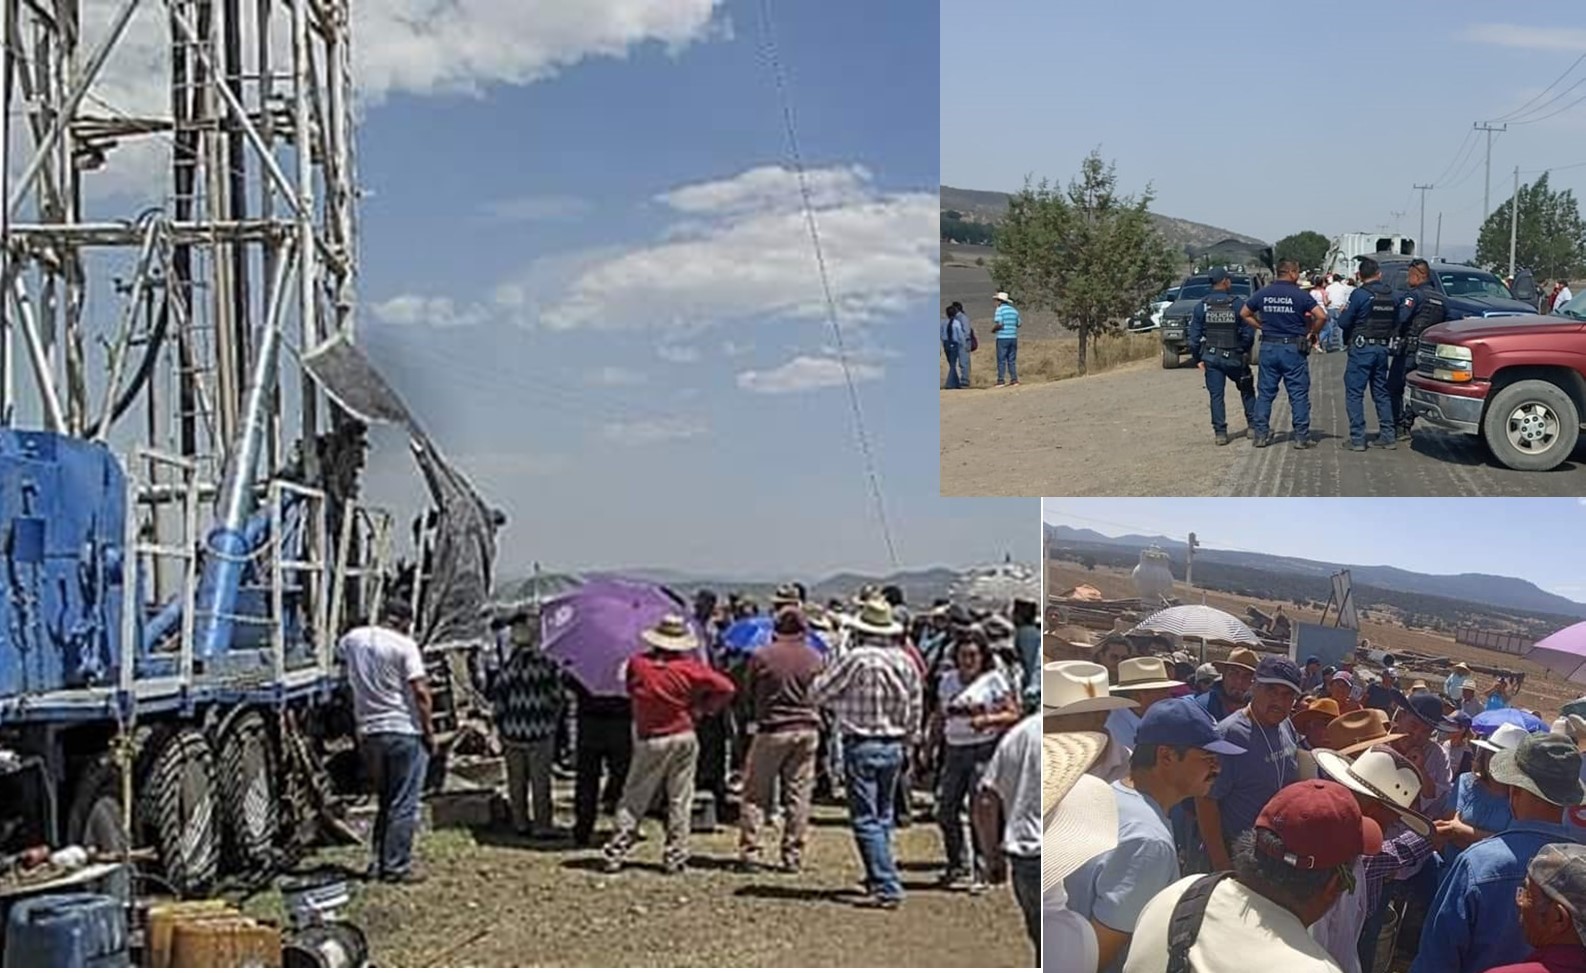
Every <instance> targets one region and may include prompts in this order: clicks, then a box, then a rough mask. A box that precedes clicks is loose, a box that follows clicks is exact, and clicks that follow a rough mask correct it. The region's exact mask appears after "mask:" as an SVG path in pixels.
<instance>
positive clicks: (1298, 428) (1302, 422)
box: [1245, 280, 1317, 445]
mask: <svg viewBox="0 0 1586 973" xmlns="http://www.w3.org/2000/svg"><path fill="white" fill-rule="evenodd" d="M1245 306H1246V307H1248V308H1250V310H1251V311H1252V312H1254V313H1255V314H1258V315H1260V318H1261V381H1260V384H1259V385H1258V386H1257V393H1256V407H1255V412H1254V414H1253V415H1252V417H1251V418H1252V423H1251V425H1252V428H1253V429H1254V430H1255V436H1256V441H1257V443H1262V441H1263V440H1267V439H1269V438H1270V437H1271V435H1272V427H1271V423H1272V403H1273V402H1275V401H1277V398H1278V383H1279V382H1280V381H1281V382H1282V383H1283V386H1284V387H1285V388H1286V389H1288V393H1289V410H1290V411H1291V412H1292V413H1293V414H1294V443H1295V445H1302V444H1304V445H1309V443H1310V435H1311V368H1310V359H1309V358H1308V357H1307V355H1308V354H1309V353H1310V344H1309V343H1310V333H1311V325H1310V321H1309V320H1307V319H1308V318H1309V317H1310V313H1311V311H1312V310H1313V309H1315V308H1316V307H1317V303H1316V299H1315V298H1313V297H1311V295H1310V294H1309V293H1308V292H1307V291H1305V290H1302V289H1301V288H1300V286H1299V285H1298V284H1296V283H1294V282H1293V281H1289V280H1275V281H1273V282H1272V283H1270V284H1268V285H1267V286H1265V287H1263V288H1261V289H1260V290H1259V291H1256V292H1255V293H1254V294H1252V295H1251V297H1250V300H1249V301H1248V302H1247V303H1246V305H1245Z"/></svg>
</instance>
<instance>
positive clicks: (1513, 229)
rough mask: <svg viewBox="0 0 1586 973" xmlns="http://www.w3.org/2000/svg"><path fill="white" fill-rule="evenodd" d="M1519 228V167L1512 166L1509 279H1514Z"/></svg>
mask: <svg viewBox="0 0 1586 973" xmlns="http://www.w3.org/2000/svg"><path fill="white" fill-rule="evenodd" d="M1519 229H1520V167H1519V166H1515V167H1514V195H1513V196H1510V197H1509V279H1510V280H1514V241H1515V237H1516V236H1517V235H1518V232H1519Z"/></svg>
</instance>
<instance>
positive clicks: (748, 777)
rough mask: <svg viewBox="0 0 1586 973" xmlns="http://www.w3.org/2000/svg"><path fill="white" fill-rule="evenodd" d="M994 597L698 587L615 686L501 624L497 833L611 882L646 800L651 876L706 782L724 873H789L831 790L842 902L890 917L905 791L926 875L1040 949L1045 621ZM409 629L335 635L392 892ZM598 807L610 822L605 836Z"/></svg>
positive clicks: (493, 683) (413, 803) (678, 849)
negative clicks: (993, 605) (986, 908)
mask: <svg viewBox="0 0 1586 973" xmlns="http://www.w3.org/2000/svg"><path fill="white" fill-rule="evenodd" d="M1009 607H1010V609H1011V610H1008V611H1006V612H1001V611H990V610H984V609H971V608H969V607H966V606H964V605H960V604H954V603H951V602H949V601H948V600H945V599H943V600H939V601H937V602H936V603H935V604H934V605H933V606H932V607H931V608H930V609H929V610H925V611H919V612H912V611H911V610H910V608H909V606H908V605H907V603H906V600H905V598H904V593H903V592H902V591H901V590H900V589H898V588H897V587H895V586H888V587H886V588H881V589H877V588H871V587H867V588H865V589H863V590H862V591H860V592H859V594H858V595H857V596H856V597H855V598H853V599H851V600H834V601H831V602H828V603H826V604H818V603H815V602H813V601H811V600H810V599H809V597H808V592H807V590H806V589H805V588H804V587H803V586H802V585H799V584H787V585H783V586H781V587H780V588H778V589H777V590H776V592H775V594H774V595H773V596H772V599H771V603H770V606H769V609H762V608H761V607H760V606H759V605H757V604H756V603H755V602H754V601H753V600H752V599H749V598H746V597H743V596H740V595H730V596H728V597H727V598H725V599H723V598H720V597H718V596H717V595H716V594H715V593H713V592H709V591H701V592H699V593H698V594H697V595H696V597H695V599H694V603H693V606H692V609H693V610H692V612H690V613H685V612H682V611H680V612H678V613H677V614H674V615H669V616H667V617H664V618H662V619H660V620H659V621H658V622H656V623H655V624H654V625H652V626H650V627H648V628H646V629H645V630H644V631H643V633H642V635H641V636H640V639H639V644H637V645H635V646H633V654H632V655H631V656H630V657H628V658H627V660H626V662H624V663H623V670H624V671H623V674H622V680H623V684H624V686H625V689H626V692H625V694H624V695H620V696H618V695H595V694H592V693H591V692H589V691H588V690H587V689H585V688H584V687H583V686H582V684H580V683H579V682H578V681H577V679H576V678H574V677H573V676H572V675H571V674H570V673H569V672H567V671H566V670H565V669H564V667H563V666H562V664H561V663H560V662H558V661H557V660H556V659H553V658H552V657H551V656H550V655H549V654H547V653H546V652H545V651H543V649H542V646H541V644H540V637H539V634H540V632H539V624H538V619H537V617H535V615H534V614H533V613H532V612H524V613H520V614H517V615H515V616H513V617H511V618H509V619H506V620H505V621H506V623H507V624H506V625H505V626H504V628H503V629H502V632H501V641H500V645H499V647H498V650H497V653H498V655H499V664H497V665H491V666H488V667H486V668H487V669H488V672H487V674H486V676H485V682H486V683H487V690H486V696H487V698H488V701H489V705H490V709H491V715H492V720H493V722H494V729H495V735H496V736H497V738H498V739H499V741H500V744H501V749H502V755H503V757H504V763H505V769H506V776H507V803H508V805H509V807H510V823H511V826H512V827H513V828H514V829H515V830H516V831H517V832H519V833H521V834H523V835H525V836H528V837H532V838H536V839H541V840H545V841H550V842H570V843H571V844H572V845H573V846H575V847H580V848H591V849H593V848H596V847H597V846H598V847H599V849H600V862H601V864H602V865H603V867H604V869H605V870H606V871H608V872H612V873H617V872H621V871H622V870H623V868H624V866H625V865H626V864H627V863H628V862H629V860H630V859H631V857H632V855H633V853H634V850H635V846H636V843H637V837H638V833H639V830H640V827H641V824H642V822H643V821H644V819H645V818H646V817H647V816H649V814H650V813H651V812H652V811H656V810H658V809H659V810H660V812H661V815H660V816H661V817H662V818H663V820H664V827H663V833H664V839H663V842H662V846H661V851H660V858H661V862H660V863H661V866H662V870H663V871H664V872H665V873H667V874H671V875H679V874H683V873H685V872H686V870H687V868H688V864H689V860H690V852H689V837H690V833H691V831H692V830H693V827H694V826H695V822H696V818H695V815H696V810H697V803H698V802H696V792H704V793H709V794H710V795H711V800H712V802H713V808H714V811H715V813H716V814H717V815H720V816H721V817H723V818H725V817H727V816H728V815H729V813H730V812H732V811H736V812H737V848H738V852H737V856H736V859H735V860H734V861H733V862H732V863H731V864H732V867H734V868H736V869H737V870H739V871H742V872H745V873H753V872H758V871H761V870H763V869H769V868H775V869H778V870H780V871H782V872H785V873H789V874H797V873H799V872H801V871H802V870H803V868H804V852H805V847H806V841H807V837H808V834H809V829H810V818H811V807H812V804H813V802H814V801H815V800H817V799H818V798H826V799H830V800H834V801H835V800H836V799H837V798H838V795H841V800H842V801H843V802H845V803H846V806H847V810H848V817H849V821H848V824H849V828H850V830H851V832H852V836H853V841H854V844H855V848H856V850H857V857H858V860H859V865H860V867H861V872H862V877H861V880H860V883H861V885H862V887H863V890H864V894H863V896H862V897H860V898H859V900H858V901H859V902H860V903H861V904H864V905H867V906H870V907H874V908H879V909H887V910H891V909H896V908H897V907H898V906H899V905H900V904H901V903H902V902H903V899H904V894H905V893H904V886H903V882H902V879H901V876H900V873H899V867H898V863H897V860H896V856H895V850H894V830H895V829H896V828H898V827H900V826H908V825H910V824H911V823H913V821H914V820H915V819H916V818H917V817H919V816H920V815H921V811H922V810H923V808H922V807H920V806H919V805H920V804H922V803H923V802H922V801H920V799H919V795H918V794H917V792H918V791H922V790H923V791H927V792H930V793H932V794H933V795H934V800H932V801H931V802H930V803H931V816H932V817H933V818H934V820H935V823H936V824H937V826H938V827H939V828H940V832H941V849H942V871H941V873H940V875H939V877H938V884H939V885H940V886H941V887H942V888H944V889H947V890H958V891H962V892H965V893H967V894H975V895H979V894H983V893H985V892H986V891H988V890H989V889H990V888H992V887H995V886H999V885H1006V884H1009V880H1010V879H1011V885H1012V887H1013V892H1014V896H1015V899H1016V901H1017V903H1018V905H1019V907H1020V908H1021V910H1022V911H1023V914H1024V918H1025V927H1026V930H1027V931H1028V934H1029V936H1030V941H1031V944H1032V948H1034V949H1035V950H1037V951H1038V950H1039V942H1040V885H1039V882H1038V880H1037V876H1038V875H1039V873H1040V861H1041V822H1040V818H1039V808H1040V805H1039V799H1038V796H1037V795H1038V793H1039V790H1040V773H1041V767H1040V752H1041V751H1040V748H1039V745H1038V743H1039V734H1040V727H1039V725H1038V723H1037V715H1036V713H1035V710H1036V708H1037V706H1038V704H1039V700H1040V693H1041V682H1040V679H1039V678H1038V677H1039V673H1040V647H1041V633H1040V626H1039V621H1038V615H1037V607H1036V605H1035V604H1034V603H1033V602H1029V601H1022V600H1021V601H1014V602H1012V603H1011V605H1010V606H1009ZM690 615H691V616H692V617H688V616H690ZM758 618H767V619H769V621H770V627H771V630H770V636H769V640H768V641H765V642H764V643H762V644H756V645H753V646H742V645H733V644H729V643H728V642H727V641H726V640H725V639H724V634H725V633H726V632H728V630H729V629H731V628H732V626H733V624H734V623H735V622H743V621H747V620H752V619H758ZM405 621H406V619H405V616H404V615H403V613H402V612H401V611H400V610H394V613H393V614H392V615H391V616H390V617H389V618H387V619H386V620H385V621H384V622H382V623H381V624H378V625H369V626H363V627H360V628H357V629H354V630H353V631H351V632H349V633H348V634H347V635H346V636H345V637H344V638H343V639H342V641H341V646H340V650H341V654H342V656H343V658H344V659H345V660H346V665H347V667H348V670H349V672H350V673H351V674H352V676H353V678H352V679H351V685H352V689H353V693H354V703H355V711H356V715H357V719H358V724H359V737H360V743H361V745H362V748H363V750H364V754H365V756H366V758H367V763H366V766H367V768H368V770H369V771H370V780H371V784H372V787H373V789H374V791H375V793H376V796H377V799H378V802H379V818H378V822H377V825H376V830H375V835H374V857H375V861H376V863H375V865H374V866H373V867H372V868H371V870H370V874H371V877H372V878H377V879H381V880H384V881H392V882H416V881H422V880H423V876H422V873H421V872H420V870H419V869H418V868H417V867H416V866H415V865H414V863H413V857H414V855H413V839H414V832H415V828H416V824H417V820H418V805H419V798H420V790H421V787H422V782H423V780H424V776H425V764H426V761H427V759H428V757H429V755H430V754H431V753H432V751H433V750H434V742H433V741H434V732H433V727H432V717H431V714H430V689H429V686H428V680H427V677H426V674H425V671H424V666H423V662H422V659H421V654H420V652H419V650H418V647H417V646H416V645H415V644H414V643H413V640H412V639H410V638H408V637H407V636H406V635H404V634H402V627H403V626H404V624H405ZM558 773H562V774H570V775H571V776H572V777H573V778H574V784H573V791H574V796H573V811H572V820H571V822H570V823H571V829H570V831H569V830H563V829H562V828H560V827H558V826H557V822H556V813H555V810H556V809H555V806H554V803H553V800H552V787H553V780H554V779H555V777H556V776H557V775H558ZM602 814H604V815H605V816H607V817H609V818H611V819H612V827H611V829H610V831H609V832H608V833H606V834H605V835H603V838H604V840H603V841H601V840H597V828H598V825H599V823H600V818H601V815H602ZM778 826H779V827H780V834H777V833H776V829H777V828H778ZM1037 955H1038V952H1037Z"/></svg>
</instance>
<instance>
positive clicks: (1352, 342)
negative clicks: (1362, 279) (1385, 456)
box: [1338, 280, 1399, 450]
mask: <svg viewBox="0 0 1586 973" xmlns="http://www.w3.org/2000/svg"><path fill="white" fill-rule="evenodd" d="M1338 324H1339V327H1340V328H1342V329H1343V333H1344V345H1345V347H1347V348H1348V349H1349V364H1348V365H1347V366H1345V368H1344V409H1345V411H1346V412H1347V413H1348V414H1349V442H1348V446H1349V448H1350V449H1356V450H1359V449H1365V448H1366V402H1365V397H1366V390H1367V389H1368V388H1369V389H1370V390H1371V401H1372V403H1373V404H1374V405H1375V407H1376V410H1377V429H1378V432H1377V438H1376V440H1374V442H1375V443H1376V445H1378V446H1382V447H1384V448H1385V449H1392V448H1393V447H1394V424H1395V421H1396V420H1395V418H1394V408H1393V399H1392V397H1391V396H1390V395H1389V394H1388V372H1389V369H1390V362H1391V359H1392V357H1393V351H1394V349H1395V348H1396V347H1397V345H1398V342H1399V338H1398V335H1399V302H1398V300H1397V299H1396V298H1395V297H1394V296H1393V288H1391V287H1389V286H1388V285H1387V284H1385V283H1383V282H1382V281H1381V280H1374V281H1371V282H1370V283H1367V284H1362V285H1360V286H1359V287H1357V288H1355V289H1354V290H1353V291H1351V292H1350V294H1349V303H1348V304H1347V305H1345V307H1344V311H1343V313H1342V314H1340V315H1339V317H1338Z"/></svg>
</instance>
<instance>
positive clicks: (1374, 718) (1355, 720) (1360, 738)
mask: <svg viewBox="0 0 1586 973" xmlns="http://www.w3.org/2000/svg"><path fill="white" fill-rule="evenodd" d="M1403 736H1404V734H1403V733H1389V732H1388V714H1386V713H1384V712H1383V711H1382V710H1380V709H1361V710H1355V711H1354V712H1353V713H1345V714H1344V715H1343V716H1340V717H1339V718H1338V719H1336V720H1333V721H1332V722H1331V723H1329V724H1327V729H1326V730H1324V731H1322V742H1323V743H1325V744H1326V745H1327V749H1329V750H1335V751H1337V752H1338V753H1341V754H1343V755H1344V756H1346V757H1352V756H1354V755H1355V754H1357V753H1359V752H1360V751H1362V750H1369V749H1371V748H1372V747H1373V746H1375V745H1377V744H1379V743H1389V742H1391V741H1393V740H1397V739H1400V738H1401V737H1403Z"/></svg>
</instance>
